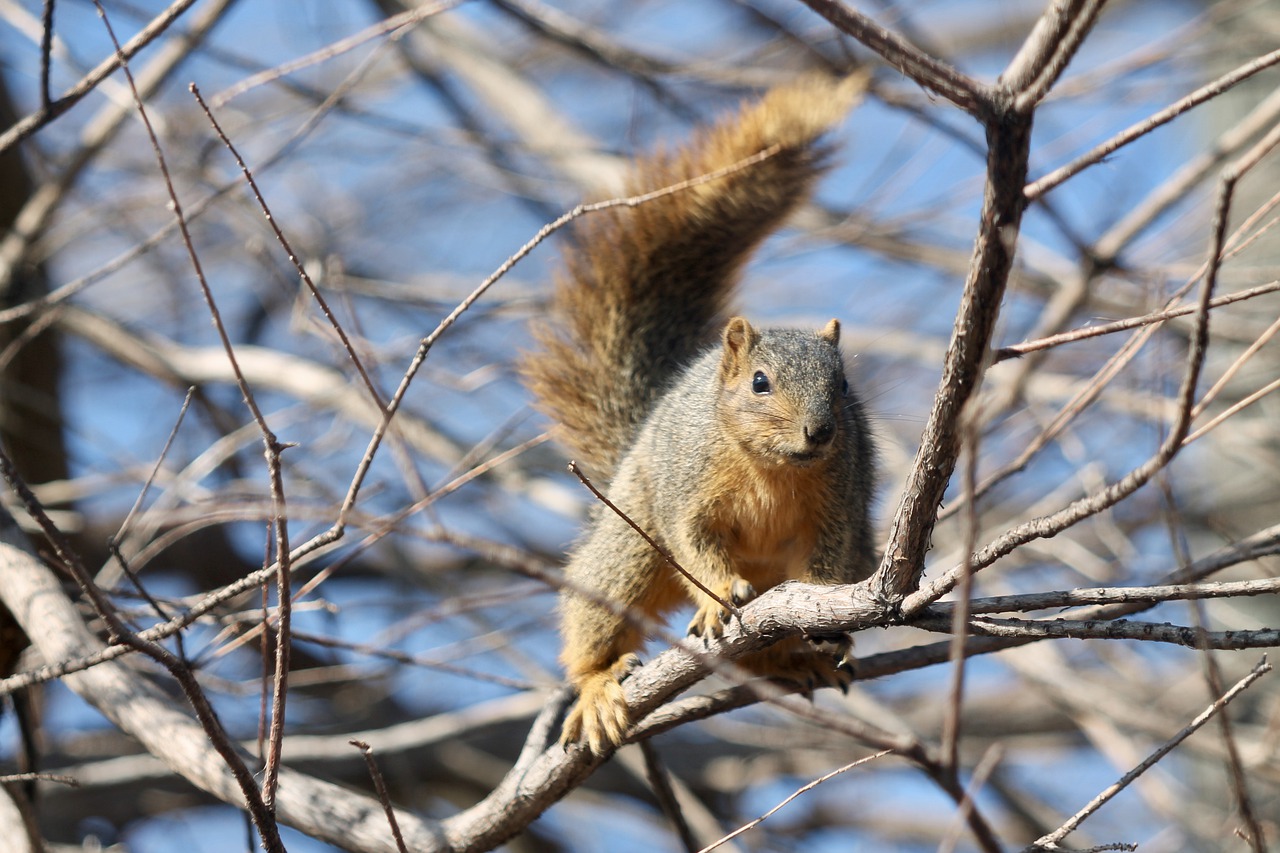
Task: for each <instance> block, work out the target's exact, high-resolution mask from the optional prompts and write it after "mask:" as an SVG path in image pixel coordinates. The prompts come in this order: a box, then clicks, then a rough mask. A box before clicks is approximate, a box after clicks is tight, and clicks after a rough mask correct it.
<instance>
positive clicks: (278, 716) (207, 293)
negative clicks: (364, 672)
mask: <svg viewBox="0 0 1280 853" xmlns="http://www.w3.org/2000/svg"><path fill="white" fill-rule="evenodd" d="M94 5H95V6H96V7H97V9H98V15H99V17H100V18H101V19H102V22H103V26H104V27H105V28H106V30H107V34H108V35H109V36H110V37H111V43H112V44H113V45H114V46H115V49H116V55H117V58H118V61H119V63H120V67H121V69H122V70H123V71H124V74H125V78H126V79H127V80H128V81H129V88H130V90H131V91H132V92H133V97H134V103H135V105H136V106H137V108H138V114H139V115H140V117H141V118H142V122H143V125H144V126H145V127H146V130H147V136H148V137H149V139H150V141H151V147H152V150H153V151H154V152H155V156H156V162H157V164H158V165H159V167H160V173H161V175H162V176H163V178H164V184H165V189H166V190H167V191H168V194H169V200H170V202H171V203H172V206H173V214H174V217H175V218H176V219H177V220H178V228H179V230H180V232H181V234H182V243H183V245H184V246H185V247H186V250H187V256H188V257H189V258H190V260H191V265H192V267H193V268H194V269H195V273H196V278H197V280H198V281H199V282H200V290H201V293H203V295H204V298H205V304H206V305H207V307H208V309H209V314H210V316H211V317H212V319H213V324H214V327H215V329H216V330H217V332H218V337H219V339H220V340H221V342H222V346H223V349H224V350H225V351H226V353H227V358H228V360H229V361H230V363H231V368H232V370H233V371H234V372H235V374H236V384H237V385H238V386H239V388H240V394H241V397H242V398H243V399H244V402H245V405H246V406H247V407H248V408H249V410H250V412H251V413H252V414H253V418H254V420H255V421H257V423H258V428H259V429H260V430H261V432H262V441H263V445H264V452H265V455H266V459H267V470H268V474H269V479H270V483H271V499H272V504H273V512H272V515H273V519H272V520H273V525H274V528H275V531H276V555H277V559H278V560H279V561H280V563H281V568H280V571H278V572H277V573H276V583H277V586H278V589H279V593H278V595H279V598H280V602H279V606H280V617H279V623H278V624H279V631H278V637H277V640H276V673H275V693H274V702H273V706H272V727H271V731H272V739H271V749H270V751H269V754H268V762H267V766H266V772H265V775H264V779H263V785H262V790H263V802H264V803H265V804H266V806H267V809H268V811H273V810H274V809H273V806H274V800H275V789H276V782H277V779H278V776H279V764H280V754H279V750H280V746H281V743H282V742H283V739H284V705H285V694H286V687H287V677H288V676H287V673H288V669H289V642H288V637H289V623H290V619H289V617H290V595H289V579H290V572H289V564H288V559H289V556H288V555H289V533H288V521H287V516H286V510H285V499H284V480H283V474H282V471H281V466H280V452H281V451H282V450H284V448H285V446H286V445H284V444H282V443H281V442H280V441H279V440H278V439H277V438H276V436H275V433H273V432H272V431H271V429H270V427H269V426H267V421H266V418H265V417H264V416H263V414H262V412H261V410H260V409H259V408H258V404H257V401H256V400H255V399H254V396H253V392H252V391H251V390H250V389H249V385H248V383H247V382H246V381H245V379H244V374H243V373H242V372H241V371H240V365H239V363H238V362H237V361H236V358H235V349H234V347H233V346H232V344H231V338H230V336H229V335H228V334H227V330H226V326H225V325H223V322H222V315H221V313H220V312H219V311H218V307H217V303H216V302H215V300H214V298H213V290H212V288H211V287H210V286H209V282H208V280H207V279H206V278H205V275H204V268H203V267H202V266H201V263H200V258H199V256H198V255H197V253H196V250H195V244H194V243H193V242H192V240H191V233H190V231H189V230H188V229H187V224H186V219H185V217H184V216H183V213H182V203H181V202H180V201H179V199H178V193H177V190H176V188H175V187H174V184H173V178H172V176H171V175H170V174H169V166H168V163H167V162H166V160H165V156H164V152H163V151H162V149H161V147H160V140H159V138H158V137H157V136H156V132H155V128H154V127H153V126H152V124H151V118H150V116H149V115H148V113H147V109H146V107H145V106H144V105H143V103H142V96H141V95H140V94H139V92H138V87H137V84H136V82H135V81H134V78H133V73H132V72H131V71H130V70H129V64H128V57H126V56H125V54H124V51H123V49H122V48H121V47H120V42H119V40H118V39H117V38H116V34H115V30H114V29H113V28H112V27H111V21H110V19H109V18H108V17H107V12H106V9H105V8H103V5H102V0H94ZM272 826H273V827H274V821H273V822H272ZM258 829H259V832H262V831H263V828H262V827H259V828H258ZM264 841H265V838H264Z"/></svg>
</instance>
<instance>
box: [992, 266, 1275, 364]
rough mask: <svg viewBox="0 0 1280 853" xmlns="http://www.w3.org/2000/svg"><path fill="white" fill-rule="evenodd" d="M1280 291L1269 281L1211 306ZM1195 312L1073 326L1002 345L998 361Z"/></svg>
mask: <svg viewBox="0 0 1280 853" xmlns="http://www.w3.org/2000/svg"><path fill="white" fill-rule="evenodd" d="M1277 290H1280V281H1272V282H1268V283H1267V284H1260V285H1258V286H1257V287H1250V288H1247V289H1245V290H1237V291H1236V292H1235V293H1227V294H1224V295H1222V296H1215V297H1214V298H1213V299H1211V300H1210V301H1209V307H1210V308H1221V307H1222V306H1223V305H1231V304H1233V303H1236V302H1243V301H1244V300H1246V299H1252V298H1254V297H1255V296H1262V295H1263V294H1265V293H1275V292H1276V291H1277ZM1195 312H1196V306H1194V305H1181V306H1179V307H1177V308H1166V309H1164V310H1161V311H1152V312H1151V313H1150V314H1143V315H1142V316H1141V317H1127V318H1125V319H1123V320H1116V321H1114V322H1111V323H1104V324H1103V325H1101V326H1086V327H1084V328H1082V329H1073V330H1071V331H1070V332H1062V333H1061V334H1057V335H1051V336H1049V337H1047V338H1040V339H1038V340H1034V341H1026V342H1024V343H1020V344H1013V345H1011V346H1007V347H1001V348H1000V349H998V350H996V353H995V359H994V360H995V361H996V362H1001V361H1005V360H1007V359H1010V358H1019V357H1021V356H1023V355H1026V354H1027V353H1031V352H1039V351H1041V350H1046V349H1050V348H1051V347H1056V346H1061V345H1062V344H1069V343H1074V342H1076V341H1083V340H1087V339H1088V338H1097V337H1101V336H1102V335H1111V334H1115V333H1116V332H1124V331H1127V330H1129V329H1136V328H1139V327H1141V326H1150V325H1153V324H1155V323H1163V322H1165V321H1166V320H1172V319H1174V318H1175V317H1185V316H1187V315H1188V314H1194V313H1195Z"/></svg>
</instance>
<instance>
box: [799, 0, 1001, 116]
mask: <svg viewBox="0 0 1280 853" xmlns="http://www.w3.org/2000/svg"><path fill="white" fill-rule="evenodd" d="M803 2H804V4H805V5H806V6H808V7H809V8H810V9H812V10H813V11H815V12H817V13H818V14H819V15H821V16H822V17H824V18H826V19H827V20H828V21H830V22H831V24H832V25H833V26H835V27H836V28H837V29H839V30H840V31H841V32H843V33H847V34H849V35H851V36H853V37H854V38H856V39H857V40H858V41H860V42H862V43H863V44H865V45H866V46H867V47H868V48H870V49H871V50H873V51H875V52H876V53H877V54H879V55H880V57H881V58H882V59H884V61H885V62H887V63H888V64H889V65H890V66H892V67H893V68H896V69H898V70H899V71H901V72H902V73H903V74H906V75H907V76H908V77H910V78H911V79H912V80H914V81H915V82H916V83H918V84H920V85H921V86H923V87H925V88H926V89H929V90H931V91H933V92H937V93H938V94H939V95H941V96H942V97H944V98H946V99H947V100H948V101H951V103H953V104H955V105H956V106H958V107H960V109H962V110H964V111H965V112H967V113H970V114H979V113H981V112H983V111H984V110H985V109H986V107H987V105H988V101H989V100H990V96H989V93H988V92H987V91H986V89H984V88H983V86H982V84H980V83H978V82H977V81H975V80H973V79H971V78H970V77H968V76H967V75H965V74H963V73H961V72H960V71H958V70H957V69H955V68H952V67H951V66H950V65H947V64H946V63H945V62H941V61H939V60H937V59H935V58H933V57H932V56H930V55H929V54H927V53H925V52H924V51H922V50H920V49H919V48H918V47H916V46H915V45H913V44H911V43H910V42H909V41H907V40H906V39H904V38H902V37H901V36H899V35H897V34H896V33H893V32H890V31H889V30H886V29H885V28H884V27H882V26H880V25H879V24H877V23H876V22H875V21H873V20H871V19H870V18H868V17H867V16H866V15H864V14H862V13H861V12H858V11H856V10H854V9H850V8H849V7H847V6H845V5H844V4H843V3H841V2H840V0H803Z"/></svg>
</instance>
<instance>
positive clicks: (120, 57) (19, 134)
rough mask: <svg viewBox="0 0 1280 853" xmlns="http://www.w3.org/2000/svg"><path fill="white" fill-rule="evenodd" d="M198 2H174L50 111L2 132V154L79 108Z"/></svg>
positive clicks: (103, 61)
mask: <svg viewBox="0 0 1280 853" xmlns="http://www.w3.org/2000/svg"><path fill="white" fill-rule="evenodd" d="M195 2H196V0H174V2H173V3H172V4H170V5H169V7H168V8H166V9H165V10H164V11H163V12H161V13H160V14H159V15H156V16H155V17H154V18H152V19H151V22H150V23H149V24H147V25H146V26H145V27H143V28H142V30H141V31H140V32H139V33H138V34H137V35H136V36H134V37H133V38H131V39H129V41H128V42H127V43H126V44H125V45H124V46H123V47H121V48H119V49H118V50H116V52H115V53H114V54H112V55H111V56H109V57H107V58H106V59H104V60H102V62H100V63H98V67H97V68H94V69H93V70H92V71H90V72H89V73H88V74H86V75H84V77H82V78H80V81H79V82H78V83H76V84H75V85H74V86H72V87H71V88H70V89H68V90H67V91H65V92H63V93H62V96H61V97H60V98H58V99H57V100H56V101H54V102H53V103H51V104H50V105H49V106H48V107H47V108H46V107H41V108H40V109H38V110H36V111H35V112H34V113H31V114H30V115H27V116H25V117H24V118H21V119H19V120H18V121H16V122H14V123H13V124H12V125H10V126H9V128H8V129H7V130H5V131H4V132H3V133H0V153H4V152H5V151H8V150H9V149H10V148H11V147H13V146H14V145H17V144H18V143H19V142H21V141H22V140H24V139H26V138H27V137H28V136H30V135H31V134H33V133H35V132H36V131H37V130H39V129H40V128H42V127H44V126H45V125H46V124H48V123H49V122H51V121H53V120H54V119H56V118H58V117H59V116H61V115H62V114H63V113H65V112H67V111H68V110H69V109H71V108H72V107H73V106H75V105H76V104H77V103H78V102H79V101H80V99H81V98H83V97H84V96H85V95H87V94H89V93H90V92H92V91H93V90H94V89H95V88H97V86H98V84H99V83H101V82H102V81H103V80H105V79H107V78H108V77H110V76H111V74H112V73H114V72H115V70H116V69H118V68H120V67H121V64H122V62H123V61H125V60H128V59H130V58H132V57H133V55H134V54H135V53H137V52H138V51H140V50H142V49H143V48H144V47H146V46H147V45H149V44H151V42H153V41H155V40H156V38H158V37H159V36H160V35H161V34H162V33H163V32H164V31H165V30H167V29H168V28H169V25H170V24H172V23H173V22H174V21H176V20H177V19H178V18H179V17H180V16H181V15H182V13H183V12H185V11H187V9H189V8H190V7H191V6H192V4H194V3H195Z"/></svg>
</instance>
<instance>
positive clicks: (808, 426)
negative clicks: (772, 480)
mask: <svg viewBox="0 0 1280 853" xmlns="http://www.w3.org/2000/svg"><path fill="white" fill-rule="evenodd" d="M721 343H722V351H721V354H720V401H719V408H720V412H721V418H720V423H721V424H722V425H723V426H724V428H725V429H726V431H727V432H728V433H729V435H730V436H731V437H732V438H733V440H735V441H736V442H737V443H738V444H739V445H741V446H742V447H743V448H745V449H746V450H748V451H749V452H751V453H752V454H753V455H754V456H756V457H758V458H759V459H760V460H761V461H764V462H768V463H773V464H784V465H797V466H807V465H811V464H813V463H815V462H817V461H819V460H822V459H826V458H828V457H829V456H831V455H832V452H833V448H834V447H836V446H837V445H839V444H841V443H842V442H841V438H842V436H841V431H842V430H847V429H850V428H851V425H850V424H849V422H848V420H847V419H846V418H844V417H843V416H842V415H843V412H844V411H845V407H846V403H847V400H846V398H847V397H848V394H849V381H848V379H846V378H845V370H844V358H843V357H842V356H841V354H840V323H839V322H838V321H836V320H832V321H831V322H829V323H827V325H826V326H824V327H823V328H822V329H820V330H818V331H817V332H804V331H800V330H797V329H756V328H754V327H753V326H752V325H751V324H750V323H748V322H747V321H746V320H745V319H743V318H742V317H734V318H733V319H732V320H730V321H729V323H728V325H727V326H725V329H724V334H723V336H722V339H721Z"/></svg>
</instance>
